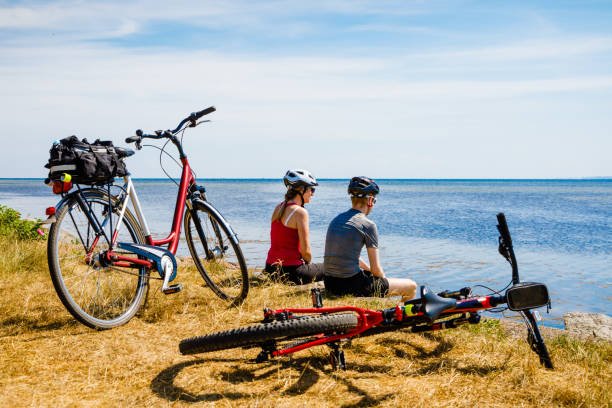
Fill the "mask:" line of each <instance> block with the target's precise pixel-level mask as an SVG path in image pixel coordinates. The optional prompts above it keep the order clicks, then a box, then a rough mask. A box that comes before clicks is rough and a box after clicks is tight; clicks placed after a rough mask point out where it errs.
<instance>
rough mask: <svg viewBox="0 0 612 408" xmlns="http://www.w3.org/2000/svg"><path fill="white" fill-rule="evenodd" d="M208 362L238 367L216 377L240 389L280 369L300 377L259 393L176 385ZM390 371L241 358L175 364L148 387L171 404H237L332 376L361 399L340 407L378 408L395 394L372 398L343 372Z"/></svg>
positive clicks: (297, 390)
mask: <svg viewBox="0 0 612 408" xmlns="http://www.w3.org/2000/svg"><path fill="white" fill-rule="evenodd" d="M211 363H236V364H239V365H240V367H230V368H228V369H227V370H223V371H221V372H219V373H217V375H216V377H218V378H220V379H222V381H225V382H226V383H228V384H231V385H234V386H239V385H241V384H245V385H247V386H249V385H251V384H253V383H255V382H257V381H263V380H266V379H269V378H272V377H274V376H277V375H278V371H279V370H293V371H294V372H297V373H299V377H298V379H297V380H296V381H295V382H294V383H293V384H291V385H289V386H288V387H287V386H286V385H275V386H272V387H271V388H267V389H265V390H264V391H262V392H260V393H258V392H256V391H253V392H235V391H234V392H233V391H230V392H223V393H221V392H205V393H197V392H193V391H190V390H188V389H186V388H184V387H181V386H179V385H177V384H175V382H176V379H177V377H178V376H179V375H180V374H181V372H182V371H183V370H185V369H188V368H190V367H194V366H198V365H207V364H211ZM389 369H390V367H389V366H387V365H371V364H350V365H349V369H348V370H347V371H335V370H333V369H332V368H331V366H330V365H329V361H328V359H326V358H322V357H313V356H308V357H298V358H295V357H294V358H280V359H278V360H276V359H275V360H270V361H268V362H264V363H255V362H253V361H252V360H251V361H246V360H245V359H243V358H207V359H203V358H201V359H197V360H191V361H186V362H183V363H179V364H175V365H172V366H170V367H168V368H166V369H164V370H162V371H161V372H160V373H159V374H158V375H157V376H156V377H155V378H154V379H153V380H152V381H151V385H150V388H151V390H152V391H153V392H154V393H155V394H156V395H157V396H159V397H161V398H163V399H166V400H168V401H172V402H174V401H182V402H189V403H195V402H203V401H206V402H215V401H219V400H223V399H228V400H232V401H238V400H241V399H252V398H254V397H260V398H265V397H266V396H267V395H269V394H270V392H275V393H277V394H279V395H282V396H287V397H292V396H299V395H302V394H304V393H305V392H307V391H308V390H309V389H311V388H312V387H313V386H314V385H315V384H317V383H318V382H319V380H320V379H321V378H322V377H329V376H333V378H334V380H335V381H337V382H338V383H340V384H342V385H344V386H345V387H346V389H347V391H348V392H349V393H350V394H354V395H355V396H358V397H360V399H359V400H358V401H357V402H355V403H351V404H348V405H342V406H343V407H347V408H348V407H358V406H359V407H364V406H366V407H367V406H376V405H379V404H380V403H381V402H383V401H384V400H386V399H388V398H391V397H393V396H394V395H395V394H394V393H389V394H385V395H383V396H381V397H376V398H375V397H373V396H371V395H370V394H368V392H367V390H365V389H362V388H360V387H358V386H357V385H355V384H354V383H353V382H352V381H351V380H350V379H349V378H345V377H346V376H343V375H342V373H346V372H350V371H357V372H377V373H387V372H388V371H389ZM225 389H227V388H225ZM251 389H252V387H251Z"/></svg>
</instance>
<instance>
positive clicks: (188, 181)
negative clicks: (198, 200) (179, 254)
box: [145, 157, 195, 254]
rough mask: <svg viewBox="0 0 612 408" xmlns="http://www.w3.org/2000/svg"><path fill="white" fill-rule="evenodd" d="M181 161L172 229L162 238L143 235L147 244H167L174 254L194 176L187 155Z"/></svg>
mask: <svg viewBox="0 0 612 408" xmlns="http://www.w3.org/2000/svg"><path fill="white" fill-rule="evenodd" d="M181 163H183V172H182V174H181V182H180V184H179V190H178V193H177V196H176V205H175V207H174V219H173V220H172V230H171V231H170V234H169V235H168V236H167V237H166V238H163V239H153V237H152V236H151V235H149V236H146V237H145V239H146V241H147V244H149V245H155V246H162V245H166V244H168V250H169V251H170V252H172V253H173V254H176V250H177V248H178V244H179V240H180V236H181V224H182V223H183V215H184V214H185V202H186V200H187V190H188V188H189V186H191V185H192V184H194V183H195V178H194V177H193V173H192V172H191V166H189V161H188V160H187V157H181Z"/></svg>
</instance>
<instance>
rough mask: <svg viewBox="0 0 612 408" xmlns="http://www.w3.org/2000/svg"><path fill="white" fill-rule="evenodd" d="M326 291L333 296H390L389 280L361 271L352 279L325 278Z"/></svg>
mask: <svg viewBox="0 0 612 408" xmlns="http://www.w3.org/2000/svg"><path fill="white" fill-rule="evenodd" d="M323 280H324V282H325V291H326V292H329V293H330V294H332V295H336V296H343V295H353V296H360V297H372V296H375V297H385V296H387V295H388V294H389V281H388V280H387V278H377V277H375V276H373V275H372V274H371V273H370V272H368V271H363V270H362V271H361V272H359V273H358V274H357V275H355V276H351V277H350V278H336V277H334V276H325V278H324V279H323Z"/></svg>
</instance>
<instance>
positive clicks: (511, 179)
mask: <svg viewBox="0 0 612 408" xmlns="http://www.w3.org/2000/svg"><path fill="white" fill-rule="evenodd" d="M44 179H45V177H0V180H8V181H10V180H40V181H43V180H44ZM202 179H203V180H209V181H278V180H279V178H278V177H273V178H268V177H260V178H242V177H203V178H202ZM348 179H349V178H348V177H340V178H335V177H334V178H325V177H320V178H319V179H318V180H320V181H344V180H348ZM132 180H141V181H165V180H168V178H165V177H134V178H132ZM376 180H381V181H383V180H384V181H414V182H431V181H444V182H466V181H472V182H495V181H530V182H532V181H533V182H550V181H612V176H606V177H603V176H602V177H576V178H385V177H377V178H376Z"/></svg>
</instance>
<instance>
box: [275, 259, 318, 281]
mask: <svg viewBox="0 0 612 408" xmlns="http://www.w3.org/2000/svg"><path fill="white" fill-rule="evenodd" d="M264 272H265V273H266V275H268V276H269V277H270V278H271V279H273V280H276V281H279V282H284V283H287V282H293V283H295V284H296V285H303V284H306V283H311V282H316V281H320V280H322V279H323V264H316V263H315V264H313V263H309V264H302V265H297V266H280V265H270V264H266V268H265V269H264Z"/></svg>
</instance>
